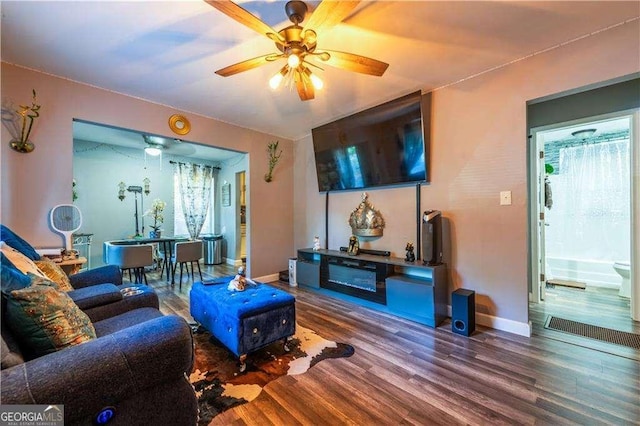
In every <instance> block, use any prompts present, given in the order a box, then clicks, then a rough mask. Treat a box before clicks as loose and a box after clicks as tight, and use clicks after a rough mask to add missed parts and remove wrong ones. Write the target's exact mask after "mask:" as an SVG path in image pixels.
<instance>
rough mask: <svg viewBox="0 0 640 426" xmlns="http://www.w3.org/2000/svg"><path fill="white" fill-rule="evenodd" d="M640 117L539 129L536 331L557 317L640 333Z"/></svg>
mask: <svg viewBox="0 0 640 426" xmlns="http://www.w3.org/2000/svg"><path fill="white" fill-rule="evenodd" d="M637 121H638V112H637V111H632V112H625V113H618V114H609V115H606V116H599V117H591V118H588V119H582V120H576V121H572V122H567V123H558V124H554V125H550V126H545V127H542V128H537V129H533V130H532V138H533V139H532V144H531V147H532V150H531V165H532V167H531V168H530V171H531V175H530V182H531V185H532V188H531V194H536V195H537V203H535V204H537V205H536V206H534V205H533V204H532V209H531V213H532V216H533V217H532V220H531V224H532V229H531V236H532V238H531V244H532V245H531V255H532V259H531V265H532V268H531V269H532V271H531V272H532V278H531V282H532V286H531V292H530V309H529V313H530V318H531V320H532V322H533V323H534V329H538V330H541V323H542V325H544V323H545V320H546V319H548V318H549V317H550V316H557V317H561V318H565V319H569V320H572V321H578V322H584V323H587V324H592V325H596V326H600V327H606V328H614V329H618V330H622V331H629V332H636V333H638V332H640V323H638V322H637V320H639V319H640V309H639V308H640V306H638V303H637V297H638V295H637V293H638V291H637V287H638V284H637V282H635V281H637V279H635V280H634V277H635V276H637V274H634V272H635V271H637V268H638V261H637V257H638V252H640V249H638V241H637V239H634V235H637V230H638V226H639V223H638V220H637V214H638V210H640V208H639V207H638V203H639V201H640V200H638V197H637V196H635V197H634V195H633V194H635V193H637V185H638V182H637V181H636V182H634V179H633V176H634V175H635V176H637V174H638V167H639V164H638V159H637V156H638V155H637V153H638V151H639V150H640V149H639V146H638V145H639V144H638V134H637V132H636V131H635V129H637ZM634 157H635V158H634ZM636 180H637V179H636ZM634 188H636V189H634ZM634 229H635V230H636V232H635V233H634V232H632V230H634ZM634 319H635V320H636V321H634Z"/></svg>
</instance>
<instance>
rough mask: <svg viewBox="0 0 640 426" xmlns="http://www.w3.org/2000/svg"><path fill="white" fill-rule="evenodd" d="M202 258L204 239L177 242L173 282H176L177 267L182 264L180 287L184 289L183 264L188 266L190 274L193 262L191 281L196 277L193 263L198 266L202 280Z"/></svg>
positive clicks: (173, 259)
mask: <svg viewBox="0 0 640 426" xmlns="http://www.w3.org/2000/svg"><path fill="white" fill-rule="evenodd" d="M200 259H202V240H194V241H180V242H176V243H175V245H174V250H173V258H172V259H171V260H172V263H173V271H172V277H171V284H172V285H173V284H174V283H175V277H176V268H177V267H178V264H180V288H181V289H182V269H183V266H186V268H187V274H189V265H188V264H191V281H193V280H194V279H195V278H194V272H193V268H194V266H193V264H194V263H195V264H196V265H197V266H198V273H199V274H200V281H202V271H201V270H200Z"/></svg>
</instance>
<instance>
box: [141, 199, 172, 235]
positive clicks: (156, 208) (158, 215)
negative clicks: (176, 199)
mask: <svg viewBox="0 0 640 426" xmlns="http://www.w3.org/2000/svg"><path fill="white" fill-rule="evenodd" d="M166 207H167V203H165V202H164V201H162V200H161V199H159V198H156V199H155V200H153V204H151V208H150V209H149V210H147V211H146V212H144V215H145V216H149V217H151V218H153V225H151V229H153V230H154V232H158V231H159V230H160V224H162V222H164V216H163V215H162V212H163V211H164V209H165V208H166Z"/></svg>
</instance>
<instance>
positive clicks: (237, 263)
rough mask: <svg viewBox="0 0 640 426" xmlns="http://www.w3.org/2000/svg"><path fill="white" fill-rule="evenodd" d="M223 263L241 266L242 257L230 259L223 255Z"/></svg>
mask: <svg viewBox="0 0 640 426" xmlns="http://www.w3.org/2000/svg"><path fill="white" fill-rule="evenodd" d="M224 263H226V264H227V265H231V266H235V267H238V266H242V259H237V260H236V259H231V258H230V257H225V258H224Z"/></svg>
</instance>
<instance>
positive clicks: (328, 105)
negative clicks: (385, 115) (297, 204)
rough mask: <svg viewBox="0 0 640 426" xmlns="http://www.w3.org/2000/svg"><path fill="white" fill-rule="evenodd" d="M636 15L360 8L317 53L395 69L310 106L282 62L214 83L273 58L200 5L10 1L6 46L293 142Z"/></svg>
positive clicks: (631, 8)
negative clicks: (275, 84) (278, 76)
mask: <svg viewBox="0 0 640 426" xmlns="http://www.w3.org/2000/svg"><path fill="white" fill-rule="evenodd" d="M240 4H241V5H242V6H243V7H244V8H246V9H247V10H249V11H250V12H252V13H254V14H256V15H257V16H259V17H261V18H262V19H263V20H264V21H265V22H266V23H267V24H269V25H271V26H272V27H274V28H276V29H281V28H283V27H285V26H287V25H288V23H289V21H288V20H287V18H286V15H285V12H284V4H285V2H282V1H270V2H255V1H253V2H240ZM314 4H317V2H315V3H312V5H314ZM639 15H640V2H637V1H628V2H609V1H603V2H576V1H551V2H541V1H533V2H523V1H514V2H464V1H463V2H454V1H438V2H435V1H423V2H391V1H376V2H374V1H366V2H362V3H361V4H360V5H359V6H358V8H357V9H355V11H354V13H352V14H351V15H350V16H349V17H348V18H347V19H345V20H344V22H343V23H341V24H339V25H337V26H336V27H334V28H333V29H332V30H330V31H329V32H327V33H321V34H319V37H318V48H319V49H322V48H326V49H331V50H341V51H346V52H350V53H355V54H359V55H364V56H368V57H372V58H375V59H379V60H382V61H384V62H387V63H389V64H390V66H389V69H388V70H387V72H386V73H385V75H384V76H383V77H372V76H367V75H361V74H356V73H353V72H348V71H344V70H339V69H335V68H331V67H326V69H325V70H324V71H320V72H319V73H318V74H319V75H320V76H321V77H322V79H323V80H324V81H325V88H324V89H323V90H322V91H321V92H319V93H317V95H316V99H314V100H311V101H307V102H302V101H300V99H299V98H298V95H297V93H296V92H295V90H294V91H289V90H288V89H284V90H283V89H280V90H279V91H277V92H273V91H271V89H269V87H268V85H267V82H268V80H269V78H270V77H271V76H272V75H273V74H274V73H276V72H277V70H278V69H279V68H280V67H281V66H282V63H280V62H276V63H273V64H269V65H266V66H263V67H260V68H256V69H253V70H250V71H247V72H244V73H241V74H237V75H235V76H231V77H226V78H224V77H220V76H218V75H216V74H214V71H215V70H217V69H220V68H222V67H224V66H227V65H230V64H233V63H236V62H240V61H243V60H246V59H249V58H253V57H256V56H261V55H264V54H267V53H272V52H275V51H276V48H275V46H274V44H273V43H272V42H271V41H270V40H269V39H267V38H266V37H263V36H260V35H259V34H257V33H255V32H254V31H252V30H250V29H248V28H246V27H244V26H242V25H241V24H239V23H238V22H236V21H234V20H232V19H231V18H229V17H227V16H225V15H223V14H222V13H221V12H219V11H217V10H215V9H214V8H212V7H211V6H209V5H208V4H206V3H205V2H203V1H165V2H160V1H127V2H110V1H83V2H63V1H44V2H31V1H2V25H1V29H2V46H1V48H2V60H3V61H5V62H9V63H13V64H17V65H21V66H25V67H28V68H32V69H35V70H39V71H43V72H46V73H50V74H53V75H57V76H61V77H65V78H68V79H71V80H75V81H78V82H83V83H87V84H90V85H93V86H97V87H101V88H104V89H108V90H111V91H115V92H119V93H123V94H128V95H131V96H135V97H139V98H142V99H147V100H149V101H153V102H157V103H161V104H165V105H168V106H171V107H172V108H175V109H178V110H183V111H186V112H190V113H197V114H201V115H204V116H207V117H211V118H215V119H218V120H222V121H225V122H228V123H233V124H236V125H239V126H242V127H247V128H252V129H256V130H259V131H263V132H266V133H270V134H273V135H276V136H279V137H284V138H290V139H294V140H296V139H299V138H301V137H304V136H305V135H308V134H309V133H310V131H311V129H312V128H314V127H317V126H319V125H322V124H325V123H328V122H330V121H333V120H335V119H337V118H340V117H343V116H346V115H349V114H352V113H354V112H357V111H360V110H363V109H365V108H368V107H371V106H374V105H378V104H380V103H382V102H385V101H388V100H390V99H394V98H396V97H399V96H401V95H405V94H407V93H410V92H413V91H415V90H422V91H425V92H426V91H430V90H432V89H434V88H438V87H442V86H444V85H447V84H451V83H454V82H456V81H459V80H460V79H463V78H467V77H470V76H473V75H475V74H477V73H480V72H483V71H486V70H488V69H491V68H494V67H498V66H501V65H504V64H507V63H509V62H511V61H514V60H517V59H520V58H523V57H525V56H527V55H530V54H532V53H536V52H540V51H542V50H545V49H548V48H553V47H554V46H557V45H559V44H560V43H565V42H568V41H571V40H574V39H576V38H578V37H581V36H585V35H589V34H590V33H592V32H594V31H597V30H601V29H603V28H606V27H609V26H611V25H614V24H618V23H621V22H624V21H625V20H628V19H632V18H635V17H637V16H639ZM585 54H588V52H585ZM532 84H535V82H532Z"/></svg>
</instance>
